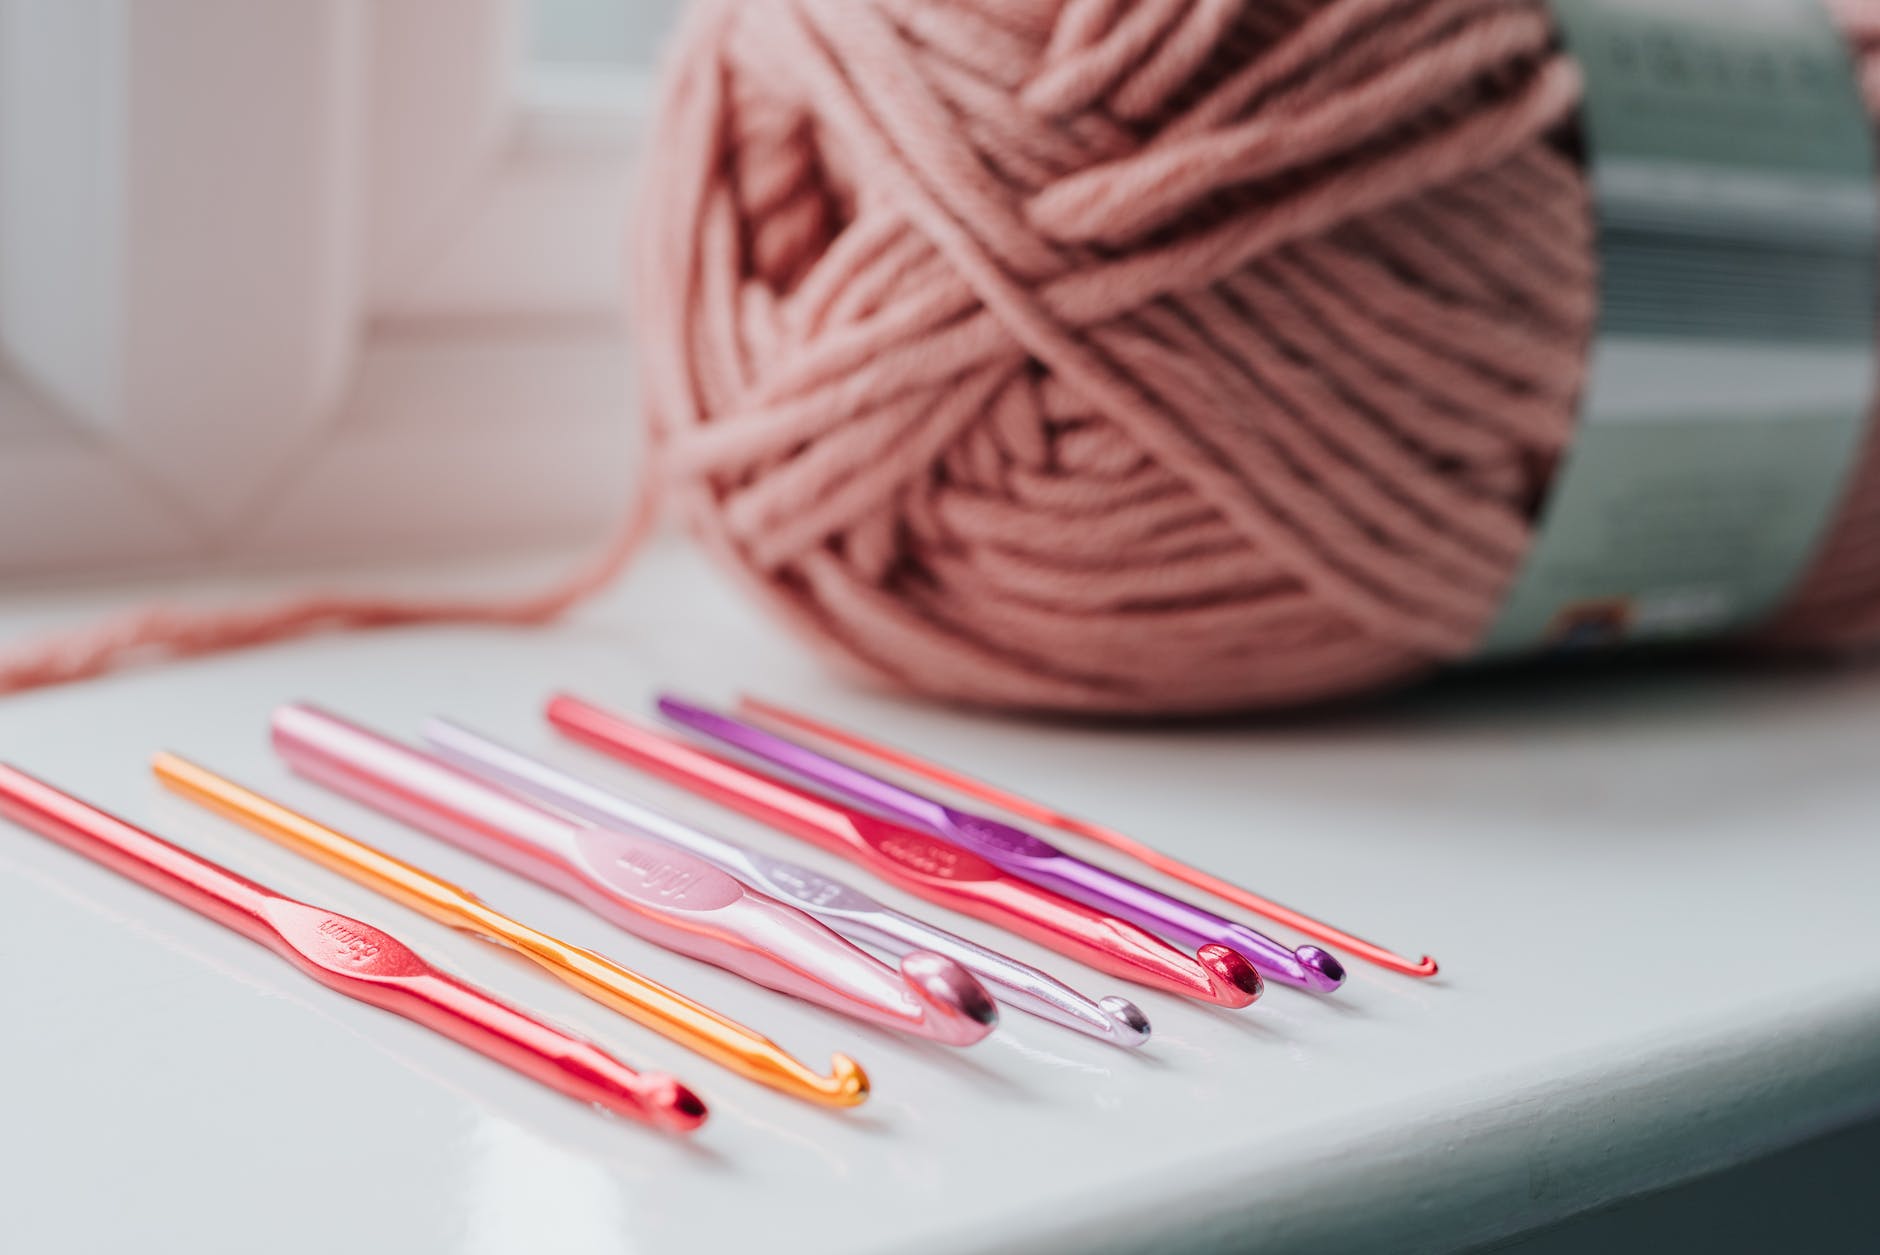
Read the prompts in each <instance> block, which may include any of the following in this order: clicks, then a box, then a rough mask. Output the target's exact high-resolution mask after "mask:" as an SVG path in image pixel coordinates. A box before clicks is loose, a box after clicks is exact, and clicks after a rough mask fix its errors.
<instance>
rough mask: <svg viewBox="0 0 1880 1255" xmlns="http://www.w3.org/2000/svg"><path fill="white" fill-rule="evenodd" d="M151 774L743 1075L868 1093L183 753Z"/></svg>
mask: <svg viewBox="0 0 1880 1255" xmlns="http://www.w3.org/2000/svg"><path fill="white" fill-rule="evenodd" d="M150 769H151V771H153V772H154V773H155V774H156V777H157V779H158V780H160V781H162V783H163V784H164V785H165V786H166V787H167V788H169V789H171V790H173V791H175V792H176V793H178V794H180V795H181V796H183V797H186V798H188V799H189V800H190V801H192V802H195V803H197V804H198V805H200V806H203V807H206V808H207V809H209V810H212V811H215V812H216V813H218V814H220V815H224V816H226V817H228V818H230V819H232V820H234V821H235V822H237V823H239V824H241V825H243V826H244V827H246V828H248V829H249V830H250V831H252V832H255V833H258V834H260V835H261V836H264V837H266V838H268V839H269V840H270V841H273V842H276V843H277V844H279V845H283V846H285V847H287V848H288V849H290V850H293V851H295V852H296V853H299V854H303V855H305V856H306V857H308V858H310V859H312V860H313V861H315V862H317V863H320V864H321V865H323V866H325V867H328V868H331V869H332V870H333V871H336V872H338V873H339V874H340V875H342V876H346V877H348V878H349V879H351V880H355V881H357V882H358V883H360V884H362V885H364V886H366V887H367V888H369V889H372V890H374V891H375V892H377V893H381V894H384V895H385V896H386V897H388V898H391V899H392V900H393V901H395V902H401V903H403V904H404V905H406V906H408V907H410V908H412V909H413V910H415V911H417V912H419V913H420V914H422V915H426V916H429V917H430V918H432V919H434V920H436V921H437V922H438V923H440V924H445V925H448V926H449V927H451V928H456V929H461V930H462V931H464V932H468V933H474V934H476V935H477V936H480V937H483V938H486V939H488V940H490V941H492V942H494V943H495V944H497V945H500V946H504V947H506V948H507V949H509V950H512V951H514V952H515V953H516V954H519V955H521V956H522V957H523V958H525V959H527V960H529V961H530V962H531V963H534V964H535V965H536V966H537V967H540V968H541V969H543V970H544V971H546V972H548V973H549V974H550V975H552V976H554V977H555V978H556V979H557V980H560V981H562V982H563V983H564V984H567V985H570V986H572V987H573V988H575V989H577V990H579V991H580V992H581V993H583V994H585V995H587V996H588V997H589V998H592V999H594V1000H595V1001H596V1002H599V1003H601V1004H602V1005H603V1006H607V1007H610V1008H612V1009H613V1010H615V1011H618V1012H620V1013H621V1014H622V1015H625V1016H626V1017H628V1018H629V1019H631V1020H634V1021H636V1022H637V1023H640V1024H643V1025H645V1026H646V1027H648V1028H650V1029H652V1030H653V1031H654V1032H656V1033H659V1034H660V1035H661V1036H663V1037H668V1038H671V1039H672V1040H673V1041H676V1042H678V1043H679V1044H680V1045H682V1046H684V1047H686V1048H687V1049H688V1050H693V1051H696V1052H697V1053H699V1054H701V1055H704V1056H705V1057H706V1058H708V1059H711V1060H712V1061H714V1062H716V1063H719V1064H722V1065H724V1066H725V1067H727V1068H730V1069H731V1070H732V1071H734V1072H736V1073H738V1074H739V1075H740V1076H746V1077H749V1078H750V1079H751V1080H754V1081H757V1082H759V1083H761V1084H764V1085H768V1086H770V1087H771V1088H772V1089H777V1090H781V1091H782V1092H784V1093H786V1094H790V1095H792V1096H794V1097H797V1098H805V1099H808V1100H810V1101H811V1102H818V1103H824V1104H827V1105H829V1106H835V1107H852V1106H855V1105H856V1104H857V1103H860V1102H862V1101H863V1100H864V1099H866V1098H867V1097H868V1077H867V1075H866V1074H864V1073H863V1071H862V1069H861V1067H860V1066H859V1065H857V1064H856V1063H855V1061H854V1060H852V1059H850V1058H849V1057H848V1056H847V1055H840V1054H839V1055H836V1056H835V1057H834V1059H833V1060H831V1063H830V1074H829V1075H828V1076H819V1075H817V1073H816V1070H815V1069H814V1068H811V1067H808V1066H806V1065H805V1064H803V1063H802V1062H800V1061H799V1060H797V1059H796V1058H795V1057H793V1056H792V1055H790V1054H789V1053H788V1052H786V1051H785V1050H784V1049H783V1048H782V1047H781V1046H779V1045H777V1043H775V1042H773V1041H771V1040H770V1039H769V1038H767V1037H764V1036H762V1035H760V1034H758V1033H756V1032H753V1031H752V1030H751V1029H748V1028H746V1027H745V1026H744V1025H742V1024H739V1023H737V1022H736V1021H734V1020H730V1019H727V1018H725V1017H724V1016H722V1015H719V1014H718V1013H717V1012H716V1011H713V1010H711V1009H709V1008H707V1007H703V1006H700V1005H699V1004H698V1003H696V1002H693V1001H692V1000H691V999H690V998H686V997H684V996H682V995H680V994H677V993H674V992H673V991H672V990H670V989H668V988H666V987H665V986H664V985H661V984H660V983H659V982H657V981H654V980H649V979H648V978H646V977H644V976H641V975H640V974H639V973H637V972H633V971H629V970H628V969H626V968H624V967H621V966H620V965H619V964H617V963H614V962H612V961H610V960H608V959H605V958H602V957H601V956H600V955H598V954H596V953H594V952H593V951H592V950H585V949H583V948H581V947H580V946H574V945H570V944H568V943H567V942H565V941H562V940H560V939H559V938H556V937H551V936H549V935H548V934H547V933H544V932H540V931H538V930H536V929H533V928H530V927H529V926H528V925H527V924H524V923H521V922H520V921H517V920H514V919H511V918H510V917H509V916H507V915H504V914H503V913H502V912H500V911H497V910H496V909H494V908H493V907H490V906H488V905H487V904H485V903H484V902H483V901H482V900H481V899H480V898H478V897H476V896H475V895H474V894H472V893H470V892H468V891H466V890H464V889H460V888H458V887H457V886H456V885H453V884H451V883H450V882H449V881H446V880H443V879H440V878H439V877H437V876H433V875H432V874H431V873H429V872H427V871H424V870H422V869H421V868H417V867H413V866H412V865H411V864H410V863H406V862H404V861H402V860H400V859H396V858H393V857H392V856H391V855H389V854H386V853H385V852H383V851H381V850H376V849H374V848H372V847H371V846H369V845H367V844H365V843H364V842H363V841H357V840H355V839H353V838H352V837H349V836H347V835H346V834H344V833H342V832H338V831H336V830H334V829H332V828H328V827H326V826H325V825H324V824H320V823H316V822H315V821H313V820H311V819H309V818H307V817H306V816H305V815H301V814H298V813H296V812H295V811H292V810H289V809H288V808H287V807H285V806H282V805H281V804H279V803H278V802H274V801H271V800H270V799H268V798H265V797H263V796H261V795H260V794H259V793H255V792H253V791H252V790H249V789H245V788H243V787H242V786H241V785H239V784H236V783H235V782H234V781H232V780H228V779H225V778H223V777H222V776H218V775H217V774H215V773H214V772H212V771H210V770H208V769H207V768H205V767H200V766H197V765H196V764H195V763H192V762H189V761H188V760H187V759H183V758H178V757H177V756H176V755H174V754H158V755H157V756H156V757H155V758H153V759H152V760H151V763H150Z"/></svg>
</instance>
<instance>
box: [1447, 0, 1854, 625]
mask: <svg viewBox="0 0 1880 1255" xmlns="http://www.w3.org/2000/svg"><path fill="white" fill-rule="evenodd" d="M1550 7H1551V9H1552V11H1553V14H1554V18H1555V22H1556V25H1557V27H1558V30H1559V33H1560V38H1561V41H1562V43H1563V44H1564V46H1565V48H1566V49H1567V51H1568V52H1569V53H1570V54H1571V55H1572V56H1573V57H1574V59H1575V60H1576V61H1577V62H1578V63H1579V65H1580V68H1581V71H1582V73H1583V74H1584V76H1585V81H1586V91H1585V100H1584V103H1583V105H1582V108H1581V127H1582V134H1583V137H1584V141H1585V145H1586V150H1587V158H1586V160H1587V166H1588V170H1589V174H1590V182H1591V186H1592V191H1593V206H1594V214H1595V219H1596V227H1597V235H1598V241H1599V244H1598V247H1599V262H1600V272H1601V274H1600V310H1599V320H1598V326H1597V330H1596V332H1595V338H1594V343H1593V345H1592V347H1591V350H1590V358H1589V362H1588V374H1587V379H1586V383H1585V386H1584V387H1585V391H1584V394H1583V396H1582V398H1581V403H1580V422H1579V427H1578V430H1577V431H1576V433H1575V435H1574V439H1573V443H1572V445H1571V447H1570V448H1569V449H1568V450H1567V451H1566V453H1565V454H1564V456H1563V458H1562V462H1561V465H1560V468H1559V470H1558V472H1557V473H1556V475H1555V477H1554V484H1553V487H1552V489H1551V491H1550V493H1549V495H1548V498H1547V501H1546V502H1545V505H1544V507H1543V509H1542V512H1541V516H1540V522H1539V525H1538V528H1537V533H1536V537H1535V541H1534V545H1533V548H1532V550H1531V551H1530V553H1529V555H1528V557H1527V560H1526V562H1525V563H1524V565H1523V567H1522V569H1521V572H1520V574H1519V575H1518V577H1517V578H1516V580H1515V584H1514V587H1513V588H1512V589H1511V590H1510V593H1509V595H1508V599H1507V601H1506V603H1505V604H1504V606H1503V609H1502V613H1501V615H1500V617H1499V618H1498V619H1497V620H1496V622H1495V624H1494V625H1493V627H1492V628H1491V629H1490V630H1489V632H1488V635H1487V636H1486V638H1485V639H1484V641H1483V643H1482V646H1481V649H1480V653H1481V654H1482V655H1485V656H1490V657H1496V656H1506V655H1513V654H1528V653H1533V652H1535V651H1537V650H1548V649H1562V648H1573V647H1579V646H1589V645H1598V644H1606V643H1618V642H1624V641H1665V640H1676V639H1683V638H1691V637H1705V636H1716V635H1719V634H1721V633H1726V632H1730V631H1733V630H1739V629H1742V628H1746V627H1749V626H1752V625H1754V624H1755V623H1757V622H1758V621H1759V620H1761V619H1764V618H1766V617H1767V616H1768V615H1770V614H1771V613H1772V612H1773V611H1775V610H1776V609H1777V608H1778V607H1779V606H1780V605H1781V604H1782V602H1783V600H1784V598H1785V597H1786V596H1787V595H1788V594H1789V592H1790V591H1791V589H1792V588H1793V587H1794V585H1795V583H1796V582H1797V581H1798V580H1799V579H1800V578H1801V577H1802V575H1803V574H1804V573H1805V572H1806V570H1807V568H1808V565H1809V563H1810V561H1811V560H1812V558H1813V557H1814V554H1815V551H1816V549H1817V548H1818V546H1819V544H1820V542H1821V539H1822V537H1823V534H1824V533H1825V531H1826V529H1827V526H1828V524H1829V522H1830V521H1831V519H1832V518H1833V515H1834V512H1835V509H1836V507H1837V506H1838V504H1839V503H1840V500H1841V497H1842V493H1843V491H1844V490H1845V488H1846V486H1847V481H1848V478H1849V473H1850V471H1851V470H1852V468H1853V466H1854V463H1855V461H1856V459H1857V458H1858V456H1859V453H1860V446H1861V442H1862V439H1863V437H1864V435H1865V432H1866V424H1867V416H1868V412H1869V407H1870V406H1871V404H1872V401H1873V392H1874V344H1875V331H1876V328H1875V310H1874V300H1875V272H1876V266H1877V265H1880V256H1877V254H1880V249H1877V248H1876V238H1875V237H1876V221H1877V220H1880V204H1877V203H1876V202H1877V198H1876V193H1875V173H1874V158H1873V151H1874V136H1873V132H1872V128H1871V125H1870V123H1869V121H1868V115H1867V111H1866V109H1865V108H1864V107H1863V105H1862V101H1861V96H1860V91H1859V84H1858V81H1857V78H1856V67H1855V63H1854V58H1853V55H1852V52H1851V50H1850V49H1849V47H1848V46H1847V44H1846V42H1845V40H1844V39H1843V37H1842V36H1841V34H1840V31H1839V29H1838V28H1837V27H1836V26H1835V25H1834V23H1833V22H1832V20H1831V19H1830V16H1829V14H1828V13H1827V11H1826V9H1825V7H1824V6H1823V4H1822V0H1552V3H1551V6H1550Z"/></svg>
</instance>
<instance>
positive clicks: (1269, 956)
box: [659, 696, 1345, 993]
mask: <svg viewBox="0 0 1880 1255" xmlns="http://www.w3.org/2000/svg"><path fill="white" fill-rule="evenodd" d="M659 713H660V714H662V715H664V716H665V717H666V718H667V719H669V720H671V721H672V722H674V723H676V724H678V725H679V726H680V727H683V728H687V729H690V730H691V731H693V732H696V733H699V734H701V735H703V736H708V737H711V738H713V739H714V740H717V741H720V742H722V743H724V744H726V745H729V746H732V747H734V748H736V749H738V750H741V751H743V752H744V753H746V754H750V755H753V756H754V757H757V758H761V759H763V760H764V761H765V762H767V763H771V764H773V765H774V766H777V767H781V768H783V769H784V770H786V771H790V772H794V773H795V774H796V775H798V776H801V777H802V778H803V779H805V780H809V781H812V782H814V783H815V784H818V785H820V786H822V787H823V788H826V789H831V790H834V791H835V792H837V793H843V794H847V795H848V796H849V797H851V798H853V799H855V800H856V801H858V802H862V803H864V804H866V805H868V806H872V807H874V808H876V809H877V810H880V811H883V812H885V813H886V814H887V815H888V816H889V817H890V818H893V819H896V820H899V821H901V822H903V823H909V824H913V825H915V826H917V827H920V828H925V829H926V830H927V831H929V832H932V833H934V834H936V835H938V836H942V837H945V838H946V839H947V840H949V841H953V842H956V843H958V844H959V845H963V846H965V847H966V848H967V849H969V850H971V851H972V852H973V853H975V854H977V855H979V856H980V857H981V858H984V859H987V860H989V861H991V862H992V863H995V864H997V865H998V866H999V867H1002V868H1004V869H1005V870H1006V871H1008V872H1010V873H1011V874H1013V875H1014V876H1022V877H1024V878H1025V879H1026V880H1029V881H1031V882H1032V883H1033V884H1037V885H1043V886H1044V887H1046V888H1048V889H1054V890H1056V891H1057V892H1059V893H1061V894H1063V895H1064V896H1066V897H1068V898H1075V899H1076V900H1077V901H1079V902H1082V903H1084V904H1086V905H1088V906H1092V907H1095V908H1096V909H1098V910H1100V911H1107V912H1108V913H1110V914H1111V915H1115V916H1117V917H1118V918H1120V919H1126V920H1128V921H1129V922H1130V923H1132V924H1135V925H1137V926H1139V927H1142V928H1147V929H1150V930H1151V931H1153V932H1158V933H1161V934H1163V935H1164V936H1165V937H1167V938H1169V939H1170V940H1171V941H1174V942H1176V943H1178V944H1180V945H1182V946H1188V947H1200V946H1204V945H1211V944H1218V945H1224V946H1227V947H1228V948H1229V949H1232V950H1236V951H1238V952H1239V953H1240V954H1241V956H1242V957H1244V958H1245V959H1247V961H1248V962H1250V963H1252V964H1253V965H1254V967H1256V968H1258V969H1259V971H1260V974H1261V975H1262V976H1265V977H1267V978H1268V979H1269V980H1276V981H1280V982H1282V983H1284V984H1287V985H1292V986H1294V987H1296V988H1299V989H1309V990H1311V991H1313V992H1314V993H1329V992H1331V991H1332V990H1334V989H1337V988H1338V987H1339V986H1340V985H1342V984H1343V983H1344V980H1345V968H1344V965H1343V964H1342V963H1340V962H1339V961H1338V959H1337V958H1336V957H1335V956H1334V955H1332V954H1331V953H1330V952H1329V951H1326V950H1321V949H1320V948H1319V947H1317V946H1300V947H1299V948H1298V949H1297V950H1293V949H1289V948H1287V947H1286V946H1284V945H1281V944H1280V943H1279V942H1277V941H1274V940H1273V939H1272V938H1271V937H1268V936H1266V935H1265V934H1263V933H1260V932H1256V931H1255V930H1254V929H1251V928H1249V927H1247V926H1246V925H1245V924H1238V923H1235V922H1234V921H1233V920H1230V919H1225V918H1223V917H1221V916H1219V915H1216V914H1214V913H1213V912H1212V911H1208V910H1204V909H1203V908H1201V907H1198V906H1195V905H1194V904H1192V903H1189V902H1184V901H1182V900H1181V899H1180V898H1174V897H1170V896H1169V895H1168V894H1166V893H1163V892H1161V891H1160V890H1158V889H1152V888H1150V887H1149V886H1148V885H1145V884H1142V883H1140V882H1138V881H1134V880H1131V879H1129V878H1128V877H1127V876H1119V875H1117V874H1116V873H1115V872H1112V871H1109V870H1107V869H1105V868H1102V867H1098V866H1097V865H1096V864H1094V863H1086V862H1084V861H1083V860H1082V859H1080V858H1077V857H1075V856H1074V855H1070V854H1066V853H1065V852H1064V851H1062V850H1060V849H1058V848H1057V847H1056V846H1054V845H1052V844H1050V843H1049V842H1047V841H1042V840H1040V839H1039V838H1037V837H1034V836H1033V835H1031V834H1030V833H1029V832H1024V831H1021V830H1020V829H1017V828H1014V827H1012V826H1011V825H1010V824H1004V823H1000V822H999V821H998V820H996V819H990V818H987V817H986V816H984V815H974V814H971V813H969V812H967V811H961V810H956V809H954V808H953V807H951V806H948V805H946V804H945V803H944V802H939V801H936V800H935V799H933V798H930V797H927V796H924V795H923V794H919V793H916V792H914V791H913V790H911V789H904V788H902V787H901V786H900V785H898V784H894V783H891V782H890V781H887V780H883V779H882V778H881V777H879V776H875V775H871V774H869V773H868V772H866V771H862V770H861V769H859V768H857V767H851V766H850V765H849V764H847V763H844V762H841V761H839V760H837V759H834V758H830V757H829V756H827V755H826V754H820V753H818V752H816V751H815V750H813V749H810V748H809V747H808V746H805V745H798V744H797V743H796V742H794V741H789V740H785V739H784V738H783V737H780V736H776V735H774V734H772V733H770V732H767V731H765V730H764V729H762V728H759V727H755V726H753V725H751V724H748V723H745V722H744V721H743V720H741V719H734V718H732V717H731V716H729V715H721V714H719V713H717V712H716V711H712V710H707V709H705V708H704V707H702V706H694V705H692V704H691V703H690V702H685V701H681V700H679V699H678V698H675V697H669V696H662V697H661V698H660V699H659Z"/></svg>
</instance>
